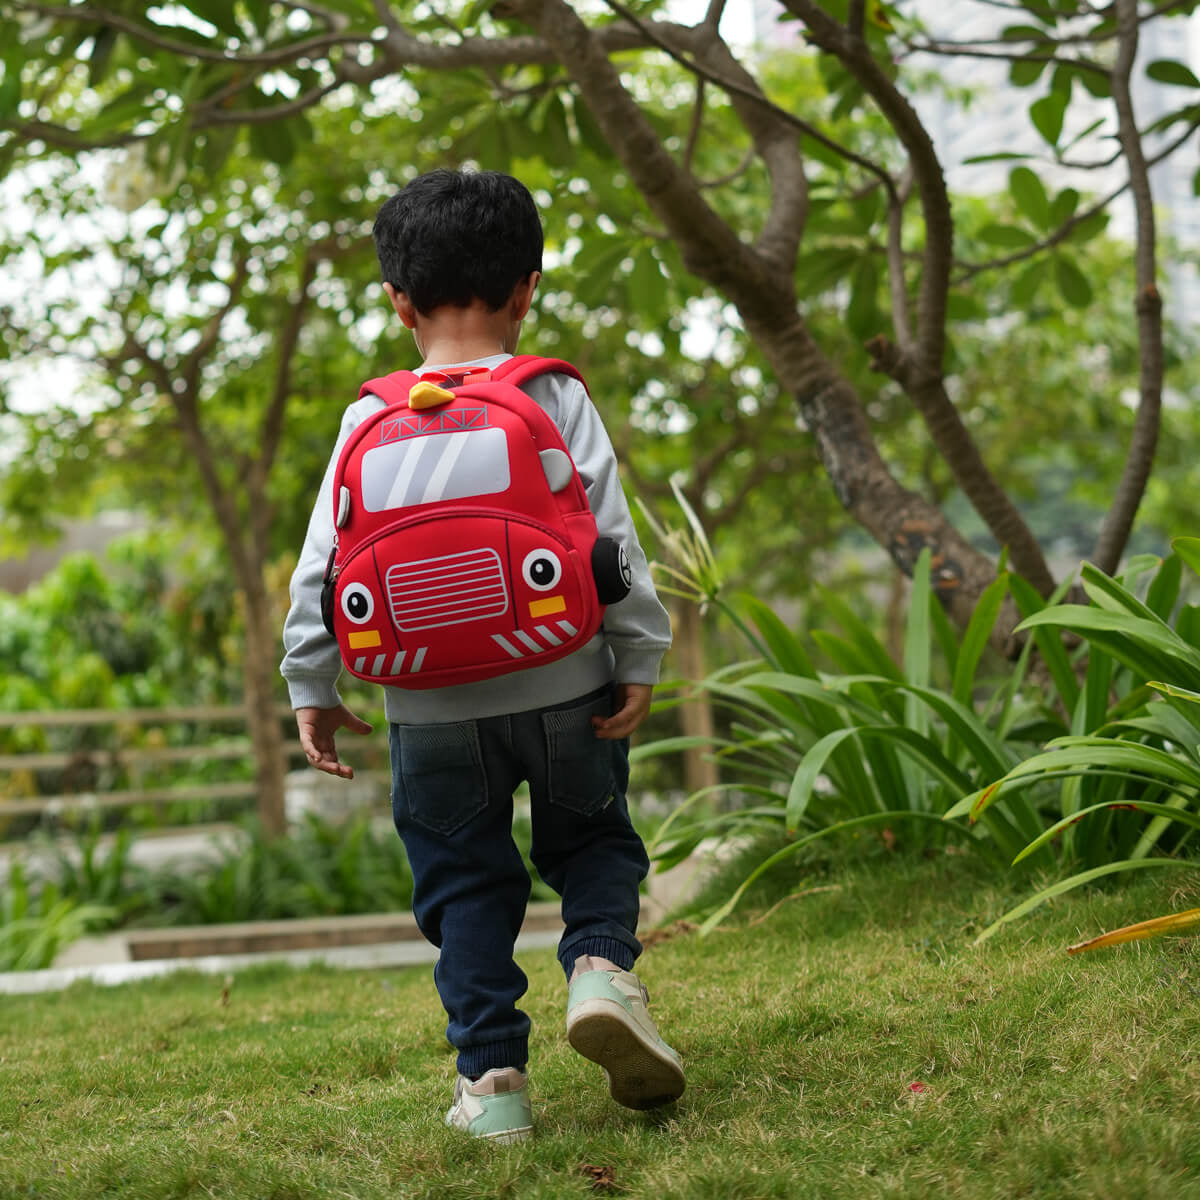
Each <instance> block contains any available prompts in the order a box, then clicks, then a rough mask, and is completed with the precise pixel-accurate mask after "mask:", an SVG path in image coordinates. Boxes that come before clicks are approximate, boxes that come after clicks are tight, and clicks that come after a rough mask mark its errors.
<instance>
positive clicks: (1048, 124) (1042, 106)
mask: <svg viewBox="0 0 1200 1200" xmlns="http://www.w3.org/2000/svg"><path fill="white" fill-rule="evenodd" d="M1068 95H1069V93H1066V92H1060V91H1057V90H1055V91H1051V92H1048V93H1047V94H1046V95H1045V96H1043V97H1042V98H1041V99H1040V100H1035V101H1034V102H1033V103H1032V104H1031V105H1030V106H1029V119H1030V120H1031V121H1032V122H1033V125H1034V128H1035V129H1036V130H1037V131H1038V133H1040V134H1041V135H1042V138H1043V139H1044V140H1045V141H1046V142H1047V143H1049V144H1050V145H1051V146H1057V145H1058V140H1059V138H1060V137H1062V130H1063V118H1064V117H1065V116H1066V112H1067V99H1068Z"/></svg>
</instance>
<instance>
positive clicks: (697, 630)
mask: <svg viewBox="0 0 1200 1200" xmlns="http://www.w3.org/2000/svg"><path fill="white" fill-rule="evenodd" d="M672 608H673V611H672V613H671V625H672V628H673V630H674V636H675V646H674V654H675V661H676V664H677V665H678V668H679V674H680V675H681V676H682V677H683V678H684V679H688V680H699V679H703V678H704V677H705V675H706V674H707V673H708V668H707V665H706V662H705V657H706V656H705V653H704V624H703V622H702V621H701V620H700V609H699V606H698V605H696V604H693V603H692V602H691V601H689V600H683V601H680V602H679V603H677V604H674V605H673V606H672ZM679 723H680V726H681V728H682V732H683V734H684V736H685V737H702V738H711V737H712V736H713V734H714V732H715V725H714V722H713V710H712V703H711V702H710V701H709V699H708V694H707V693H706V692H703V691H695V690H691V691H690V692H689V699H688V700H687V702H686V703H684V704H683V705H682V706H681V707H680V709H679ZM718 782H720V773H719V772H718V770H717V764H716V763H715V762H713V761H712V758H711V756H710V755H709V753H708V752H706V751H704V750H701V749H695V750H685V751H684V755H683V784H684V787H685V788H686V789H687V793H688V795H689V796H690V795H692V794H693V793H695V792H698V791H700V790H701V789H702V788H707V787H713V786H714V785H715V784H717V783H718Z"/></svg>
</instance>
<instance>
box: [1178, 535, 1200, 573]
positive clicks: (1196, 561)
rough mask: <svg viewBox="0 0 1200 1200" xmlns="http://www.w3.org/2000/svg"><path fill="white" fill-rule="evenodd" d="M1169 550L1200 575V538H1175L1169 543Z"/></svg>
mask: <svg viewBox="0 0 1200 1200" xmlns="http://www.w3.org/2000/svg"><path fill="white" fill-rule="evenodd" d="M1171 549H1172V550H1174V551H1175V553H1176V554H1178V555H1179V557H1180V558H1181V559H1183V561H1184V562H1185V563H1187V565H1188V566H1189V567H1191V568H1192V570H1193V571H1195V572H1196V574H1197V575H1200V538H1194V537H1177V538H1174V539H1173V540H1172V541H1171Z"/></svg>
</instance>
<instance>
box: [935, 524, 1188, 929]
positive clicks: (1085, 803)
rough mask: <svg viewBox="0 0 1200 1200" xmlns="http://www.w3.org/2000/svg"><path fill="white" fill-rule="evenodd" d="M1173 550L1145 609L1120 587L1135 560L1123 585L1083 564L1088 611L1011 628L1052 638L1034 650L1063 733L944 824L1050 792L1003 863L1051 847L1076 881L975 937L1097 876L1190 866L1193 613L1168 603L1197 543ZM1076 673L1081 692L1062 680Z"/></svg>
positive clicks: (1179, 543) (1050, 611) (1069, 607)
mask: <svg viewBox="0 0 1200 1200" xmlns="http://www.w3.org/2000/svg"><path fill="white" fill-rule="evenodd" d="M1174 548H1175V551H1176V553H1174V554H1172V555H1170V556H1169V557H1168V558H1166V559H1165V560H1162V561H1161V563H1160V562H1159V560H1153V563H1154V565H1155V570H1154V575H1153V578H1152V580H1151V582H1150V585H1149V587H1148V589H1147V593H1146V599H1145V601H1142V600H1139V599H1138V598H1137V596H1136V595H1135V594H1134V592H1133V590H1132V585H1133V583H1134V580H1135V579H1136V578H1137V577H1138V576H1139V575H1141V574H1143V573H1146V571H1147V569H1148V567H1149V564H1148V563H1147V562H1146V560H1137V561H1135V562H1134V563H1132V564H1131V566H1130V569H1129V570H1128V571H1127V572H1126V575H1125V577H1124V578H1123V579H1110V578H1109V577H1108V576H1107V575H1105V574H1103V573H1102V572H1101V571H1098V570H1097V569H1096V568H1095V567H1092V566H1091V565H1089V564H1085V565H1084V566H1083V568H1082V571H1081V583H1082V586H1083V589H1084V591H1085V592H1086V593H1087V596H1088V598H1089V599H1090V600H1091V604H1090V605H1087V606H1083V605H1075V604H1061V605H1053V606H1049V607H1046V608H1043V609H1041V610H1040V611H1038V612H1035V613H1033V614H1031V615H1030V616H1029V617H1027V618H1026V620H1025V621H1024V623H1023V624H1022V626H1021V628H1022V629H1025V630H1029V631H1031V632H1033V633H1035V634H1039V635H1044V634H1045V633H1047V632H1049V633H1050V634H1051V635H1052V636H1051V637H1050V638H1044V637H1043V643H1042V644H1043V645H1045V646H1046V647H1047V653H1048V655H1049V656H1051V657H1050V658H1049V659H1048V661H1049V662H1050V664H1051V667H1052V669H1053V671H1054V674H1055V677H1056V679H1057V680H1059V681H1060V684H1059V694H1060V696H1062V697H1063V698H1064V699H1070V698H1071V697H1072V696H1073V704H1071V706H1070V713H1071V724H1070V732H1069V733H1066V734H1065V735H1064V736H1061V737H1057V738H1054V739H1052V740H1051V741H1050V742H1049V743H1048V744H1047V746H1046V748H1045V750H1044V751H1043V752H1041V753H1038V754H1035V755H1033V756H1031V757H1028V758H1026V759H1025V760H1024V761H1022V762H1020V763H1019V764H1017V765H1015V766H1014V767H1012V768H1011V769H1010V770H1008V771H1007V772H1006V773H1004V774H1003V775H1002V776H1000V777H998V778H996V779H994V780H991V781H989V782H988V784H987V786H985V787H982V788H980V789H977V790H975V791H973V792H972V793H970V794H969V795H967V796H966V797H965V798H963V799H962V800H961V801H960V802H959V803H958V804H956V805H955V806H954V807H953V808H952V809H951V810H950V812H949V813H948V814H947V816H948V817H949V818H950V819H958V818H960V817H966V818H967V819H968V820H970V821H971V822H975V821H977V820H980V819H984V818H986V816H987V814H988V813H991V812H994V811H996V809H997V808H1004V807H1006V806H1009V805H1011V804H1012V803H1013V802H1014V800H1015V801H1017V802H1018V803H1019V802H1021V801H1022V800H1023V798H1024V796H1025V794H1026V793H1027V792H1028V791H1029V790H1030V789H1032V788H1041V789H1047V788H1049V789H1051V790H1053V791H1055V792H1057V805H1056V808H1057V812H1056V814H1055V815H1056V816H1057V817H1058V819H1057V820H1056V821H1055V822H1054V824H1052V825H1051V826H1050V828H1048V829H1046V830H1044V831H1040V832H1039V833H1038V835H1037V836H1036V837H1035V838H1033V839H1031V840H1030V842H1029V843H1028V845H1026V846H1025V847H1023V848H1022V849H1021V850H1020V851H1019V853H1018V854H1017V855H1016V856H1015V861H1017V862H1020V861H1022V860H1024V859H1026V858H1027V857H1028V856H1029V855H1031V854H1034V853H1039V852H1042V851H1044V849H1045V848H1046V847H1047V846H1048V845H1050V844H1051V843H1055V842H1057V844H1058V846H1059V854H1060V857H1061V860H1062V862H1063V864H1064V865H1065V866H1066V867H1067V868H1068V869H1071V870H1073V871H1075V872H1076V873H1075V874H1073V875H1071V876H1070V877H1069V878H1067V879H1065V880H1061V881H1058V882H1056V883H1054V884H1053V885H1051V886H1050V887H1048V888H1046V889H1044V890H1042V891H1040V892H1038V893H1037V894H1036V895H1034V896H1032V897H1031V898H1030V899H1028V900H1027V901H1025V902H1024V903H1022V904H1021V905H1019V906H1017V907H1016V908H1015V909H1013V910H1012V911H1011V912H1009V913H1007V914H1006V915H1005V916H1004V917H1002V918H1001V919H1000V920H999V921H997V922H995V923H994V924H993V925H991V926H990V927H989V928H988V929H986V930H985V931H984V933H983V934H982V935H981V937H989V936H991V934H992V933H994V932H995V930H996V929H998V928H999V927H1000V926H1001V925H1003V924H1005V923H1006V922H1008V921H1010V920H1013V919H1015V918H1016V917H1019V916H1022V915H1023V914H1024V913H1026V912H1028V911H1029V910H1030V909H1032V908H1033V907H1035V906H1036V905H1038V904H1040V903H1042V902H1043V901H1044V900H1047V899H1049V898H1051V897H1052V896H1055V895H1059V894H1061V893H1063V892H1065V891H1069V890H1070V889H1072V888H1075V887H1078V886H1080V885H1082V884H1085V883H1088V882H1091V881H1092V880H1095V879H1099V878H1102V877H1104V876H1108V875H1114V874H1119V873H1122V872H1127V871H1133V870H1142V869H1148V868H1158V867H1166V866H1184V867H1191V868H1200V862H1196V861H1194V860H1188V859H1186V858H1183V857H1181V855H1183V854H1184V852H1185V851H1187V850H1188V849H1189V846H1190V845H1193V844H1194V843H1195V834H1196V830H1197V829H1200V799H1198V797H1200V607H1198V606H1195V605H1190V604H1183V605H1179V603H1178V602H1179V596H1180V590H1181V576H1182V564H1183V562H1185V561H1186V562H1187V563H1188V564H1189V565H1190V566H1191V567H1192V568H1193V570H1195V571H1197V572H1200V540H1197V539H1193V538H1180V539H1177V540H1176V542H1175V543H1174ZM1172 619H1173V621H1174V624H1173V625H1172V623H1171V621H1172ZM1063 630H1065V631H1068V632H1070V633H1072V634H1074V635H1076V636H1077V638H1078V639H1080V642H1081V644H1080V647H1079V649H1078V651H1077V652H1076V654H1075V657H1074V660H1073V661H1071V660H1069V659H1068V656H1067V652H1066V650H1065V649H1064V648H1063V644H1062V642H1061V640H1060V636H1059V635H1060V631H1063ZM1080 666H1085V670H1084V676H1083V683H1082V684H1081V685H1080V684H1078V683H1076V682H1075V680H1074V671H1075V669H1076V668H1078V667H1080Z"/></svg>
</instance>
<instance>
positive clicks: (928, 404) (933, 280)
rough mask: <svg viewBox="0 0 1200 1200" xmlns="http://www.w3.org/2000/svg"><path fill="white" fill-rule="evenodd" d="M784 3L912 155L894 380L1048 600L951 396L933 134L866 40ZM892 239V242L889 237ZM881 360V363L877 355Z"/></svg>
mask: <svg viewBox="0 0 1200 1200" xmlns="http://www.w3.org/2000/svg"><path fill="white" fill-rule="evenodd" d="M783 3H784V7H785V8H787V9H788V11H789V12H791V13H792V14H793V15H795V16H797V17H799V18H800V19H801V20H802V21H803V22H804V23H805V25H806V27H807V29H808V35H809V38H810V40H811V41H812V42H813V44H814V45H816V46H817V47H818V48H819V49H821V50H824V51H825V52H826V53H830V54H833V55H835V56H836V57H837V59H838V60H839V61H840V62H841V63H842V65H843V66H844V67H845V68H846V69H847V71H849V72H850V74H851V75H852V76H853V77H854V78H855V79H856V80H857V81H858V82H859V83H860V84H861V85H862V87H863V88H864V90H865V91H866V93H867V94H868V95H869V96H870V97H871V98H872V100H873V101H874V102H875V104H876V106H877V107H878V109H879V111H880V112H881V113H882V114H883V115H884V117H885V118H886V119H887V121H888V124H889V125H890V126H891V127H892V129H893V131H894V132H895V134H896V136H897V137H898V138H899V139H900V141H901V143H902V144H903V146H904V148H905V150H906V151H907V152H908V156H909V162H910V164H911V169H912V175H913V179H914V181H915V184H916V187H917V191H918V195H919V197H920V202H921V212H922V216H923V218H924V225H925V249H924V253H923V255H922V267H921V281H920V285H919V288H918V292H917V305H916V328H915V330H913V331H912V332H911V335H910V344H911V349H910V350H906V351H905V353H904V354H902V355H901V356H900V361H899V362H898V363H893V364H892V366H893V370H892V371H891V372H890V373H891V374H892V378H894V379H896V380H897V381H898V382H900V384H901V386H902V387H903V388H904V390H905V392H906V393H907V395H908V396H909V397H910V398H911V399H912V401H913V404H914V405H915V407H916V409H917V411H918V412H919V413H920V414H921V418H922V420H923V421H924V422H925V427H926V428H927V429H928V430H929V434H930V436H931V437H932V438H933V441H934V444H935V445H936V446H937V447H938V450H939V451H940V453H941V454H942V456H943V458H945V460H946V463H947V465H948V466H949V467H950V470H951V472H952V473H953V475H954V478H955V481H956V482H957V483H958V485H959V487H960V488H962V490H963V493H964V494H965V495H966V496H967V498H968V499H969V500H970V501H971V504H972V506H973V507H974V508H975V510H976V511H977V512H978V513H979V515H980V516H981V517H982V518H983V520H984V521H985V522H986V523H987V525H988V527H989V529H991V531H992V533H993V534H994V535H995V537H996V539H997V540H998V541H999V542H1000V544H1001V545H1004V546H1007V547H1008V549H1009V553H1010V555H1011V556H1012V562H1013V565H1014V566H1015V567H1016V568H1017V570H1019V571H1020V572H1021V574H1022V575H1024V576H1025V577H1026V578H1027V579H1028V580H1029V581H1030V583H1032V584H1033V586H1034V587H1036V588H1037V589H1038V590H1039V591H1040V592H1041V593H1042V594H1043V595H1045V594H1048V593H1049V592H1050V591H1052V590H1053V587H1054V580H1053V577H1052V576H1051V574H1050V570H1049V568H1048V567H1047V565H1046V560H1045V556H1044V555H1043V554H1042V550H1041V547H1040V546H1039V545H1038V542H1037V539H1036V538H1035V537H1034V536H1033V533H1032V532H1031V531H1030V529H1029V526H1028V525H1027V524H1026V523H1025V520H1024V518H1023V517H1022V516H1021V514H1020V512H1019V511H1018V510H1017V508H1016V506H1015V505H1014V504H1013V502H1012V501H1011V499H1009V497H1008V495H1007V493H1006V492H1005V491H1004V489H1003V488H1002V487H1001V486H1000V484H999V482H998V481H997V480H996V478H995V477H994V476H993V475H992V473H991V472H990V471H989V470H988V467H987V465H986V463H985V462H984V460H983V456H982V454H981V453H980V451H979V448H978V446H977V445H976V444H975V441H974V439H973V438H972V437H971V433H970V431H969V430H968V429H967V427H966V426H965V425H964V424H963V422H962V418H961V417H960V415H959V413H958V410H957V409H956V408H955V407H954V404H953V402H952V401H951V400H950V397H949V395H948V394H947V392H946V387H945V379H944V374H943V369H942V362H943V359H944V357H945V351H946V303H947V296H948V294H949V289H950V269H951V266H952V264H953V236H954V223H953V218H952V216H951V212H950V198H949V195H948V193H947V190H946V179H945V175H944V174H943V171H942V165H941V162H940V161H939V160H938V156H937V151H936V150H935V148H934V146H933V142H932V141H931V139H930V137H929V133H928V131H927V130H926V129H925V127H924V125H923V124H922V123H921V119H920V117H919V116H918V115H917V113H916V112H915V111H914V109H913V107H912V105H911V104H909V102H908V100H907V99H906V98H905V97H904V96H903V95H901V93H900V92H899V90H898V89H897V88H896V86H895V84H894V83H893V82H892V81H891V80H890V79H889V78H888V77H887V75H886V74H884V72H883V71H882V70H880V67H879V64H878V63H877V62H876V61H875V58H874V56H873V55H872V54H871V51H870V48H869V47H868V46H867V44H866V42H865V40H864V39H862V38H854V37H852V36H851V35H850V34H849V33H848V32H847V31H846V29H845V28H843V27H842V26H841V25H839V24H838V23H837V22H836V21H834V20H833V19H832V18H831V17H829V15H828V14H827V13H826V12H825V11H824V9H823V8H821V7H820V6H819V5H818V4H817V3H816V0H783ZM889 236H890V237H891V236H892V235H891V233H890V231H889ZM892 253H893V254H895V253H896V251H892ZM905 311H907V307H906V308H905ZM900 336H903V334H901V335H900ZM876 341H879V339H876ZM872 344H873V345H874V343H872ZM876 360H877V362H881V361H882V359H881V358H880V356H879V355H878V354H876ZM877 369H882V368H877Z"/></svg>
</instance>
